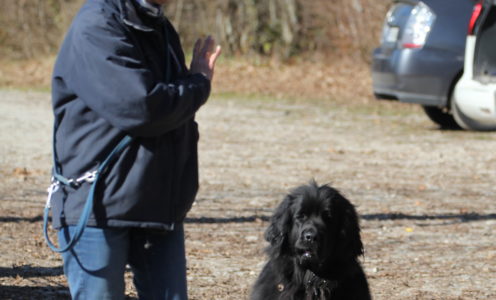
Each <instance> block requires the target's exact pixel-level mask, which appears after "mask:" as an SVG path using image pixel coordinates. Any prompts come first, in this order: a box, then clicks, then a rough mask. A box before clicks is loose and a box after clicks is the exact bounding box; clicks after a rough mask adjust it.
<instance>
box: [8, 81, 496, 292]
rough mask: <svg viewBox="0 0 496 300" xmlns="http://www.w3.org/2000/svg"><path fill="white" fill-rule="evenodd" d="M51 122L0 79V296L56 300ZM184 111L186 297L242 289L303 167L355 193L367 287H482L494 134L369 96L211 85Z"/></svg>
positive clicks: (494, 247)
mask: <svg viewBox="0 0 496 300" xmlns="http://www.w3.org/2000/svg"><path fill="white" fill-rule="evenodd" d="M51 120H52V119H51V112H50V97H49V94H48V93H38V92H20V91H8V90H3V91H0V131H1V134H0V253H1V254H0V299H68V298H69V294H68V292H67V285H66V281H65V279H64V277H63V274H62V269H61V267H60V265H61V260H60V258H59V256H58V255H57V254H55V253H52V252H51V251H50V250H49V249H48V247H46V245H45V244H44V240H43V238H42V235H41V224H42V222H41V215H42V209H43V206H44V203H45V198H46V194H45V189H46V187H47V185H48V181H49V169H50V165H51V161H50V160H51V156H50V155H51V154H50V153H51V152H50V147H51V144H50V140H51V137H50V134H51ZM198 121H199V123H200V128H201V143H200V164H201V189H200V192H199V195H198V199H197V202H196V205H195V206H194V207H193V210H192V211H191V213H190V214H189V216H188V219H187V224H186V234H187V252H188V281H189V293H190V299H193V300H195V299H197V300H200V299H202V300H203V299H232V300H237V299H246V298H247V295H248V293H249V289H250V286H251V285H252V283H253V282H254V280H255V278H256V276H257V274H258V272H259V271H260V269H261V267H262V266H263V263H264V261H265V259H266V257H265V256H264V253H263V248H264V247H265V246H266V243H265V241H264V240H263V237H262V235H263V231H264V230H265V228H266V226H267V221H266V220H267V218H268V217H269V216H270V214H271V212H272V210H273V208H274V207H275V206H276V205H277V204H278V203H279V201H280V200H281V199H282V198H283V196H284V195H285V193H286V192H287V191H288V190H289V189H291V188H292V187H294V186H296V185H299V184H302V183H306V182H308V181H309V180H310V179H312V178H315V179H316V180H317V181H318V182H320V183H332V185H333V186H334V187H336V188H338V189H340V190H341V191H342V192H343V193H344V194H345V195H346V196H347V197H348V198H349V199H350V200H351V201H352V202H353V203H354V204H355V205H356V207H357V210H358V212H359V213H360V215H361V227H362V239H363V241H364V245H365V251H366V254H365V256H364V257H363V258H362V263H363V266H364V268H365V271H366V273H367V276H368V279H369V283H370V287H371V291H372V293H373V296H374V299H496V244H495V237H496V233H495V232H496V199H495V196H496V186H495V184H494V183H495V182H496V172H495V170H496V155H495V154H494V153H493V152H492V150H491V149H493V150H494V149H496V133H478V132H464V131H442V130H439V129H437V127H436V126H434V125H433V124H432V123H431V122H430V121H428V120H427V118H426V117H425V116H424V115H423V113H422V112H421V110H420V109H419V108H418V107H416V106H412V105H404V104H399V103H383V102H376V101H369V102H367V103H361V104H360V105H358V104H349V103H344V102H339V103H334V104H329V103H322V102H320V103H319V102H317V101H309V102H298V101H289V100H278V101H275V100H271V99H269V98H265V99H258V98H245V99H235V98H234V97H214V98H213V99H211V100H210V102H209V103H207V105H206V106H204V107H203V108H202V109H201V111H200V113H199V114H198ZM126 277H127V280H128V285H127V294H128V297H129V298H131V299H132V298H135V297H136V294H135V291H134V288H133V287H132V284H131V277H132V275H131V273H129V272H128V273H126Z"/></svg>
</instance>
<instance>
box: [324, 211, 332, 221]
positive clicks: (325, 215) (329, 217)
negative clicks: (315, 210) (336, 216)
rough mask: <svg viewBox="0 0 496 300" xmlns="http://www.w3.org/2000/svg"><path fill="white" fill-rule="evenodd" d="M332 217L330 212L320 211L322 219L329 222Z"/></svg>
mask: <svg viewBox="0 0 496 300" xmlns="http://www.w3.org/2000/svg"><path fill="white" fill-rule="evenodd" d="M331 217H332V215H331V211H330V210H324V211H322V218H324V219H328V220H330V219H331Z"/></svg>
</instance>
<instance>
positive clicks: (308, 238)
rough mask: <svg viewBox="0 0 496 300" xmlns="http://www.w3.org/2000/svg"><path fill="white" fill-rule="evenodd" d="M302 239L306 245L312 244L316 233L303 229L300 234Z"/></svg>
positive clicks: (309, 229) (312, 230)
mask: <svg viewBox="0 0 496 300" xmlns="http://www.w3.org/2000/svg"><path fill="white" fill-rule="evenodd" d="M302 238H303V241H305V242H307V243H313V242H315V240H316V238H317V232H316V230H314V229H312V228H308V229H305V230H303V232H302Z"/></svg>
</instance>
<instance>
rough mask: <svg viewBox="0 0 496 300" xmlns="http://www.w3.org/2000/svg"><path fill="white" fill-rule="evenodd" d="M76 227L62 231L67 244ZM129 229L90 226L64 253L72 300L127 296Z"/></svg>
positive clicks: (60, 241) (62, 236) (60, 239)
mask: <svg viewBox="0 0 496 300" xmlns="http://www.w3.org/2000/svg"><path fill="white" fill-rule="evenodd" d="M73 231H74V226H70V227H66V228H63V229H61V230H60V231H59V233H58V239H59V243H60V245H61V246H63V245H65V244H67V242H68V241H69V240H70V237H71V236H72V234H73ZM128 250H129V230H128V229H109V228H105V229H102V228H92V227H87V228H85V230H84V234H83V235H82V237H81V239H80V240H79V241H78V242H77V243H76V245H75V246H74V248H73V249H72V250H71V251H69V252H65V253H62V258H63V260H64V273H65V275H66V277H67V280H68V282H69V289H70V292H71V296H72V299H74V300H80V299H85V300H86V299H112V300H114V299H124V290H125V283H124V271H125V267H126V262H127V255H128Z"/></svg>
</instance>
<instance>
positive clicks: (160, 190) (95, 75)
mask: <svg viewBox="0 0 496 300" xmlns="http://www.w3.org/2000/svg"><path fill="white" fill-rule="evenodd" d="M166 2H168V0H87V1H86V2H85V3H84V4H83V6H82V7H81V9H80V11H79V13H78V14H77V15H76V17H75V18H74V20H73V23H72V25H71V27H70V28H69V30H68V32H67V34H66V37H65V39H64V42H63V43H62V45H61V48H60V50H59V53H58V56H57V60H56V63H55V67H54V71H53V77H52V105H53V112H54V122H55V124H56V126H55V130H54V156H55V157H56V159H55V162H56V165H57V167H58V170H59V171H60V172H61V173H62V175H63V176H64V177H65V178H78V177H80V176H82V175H83V174H84V173H86V172H88V171H91V170H94V169H95V168H97V166H98V165H99V164H100V163H101V162H102V161H103V160H104V159H105V158H106V157H108V155H109V152H111V151H112V149H113V148H114V147H115V146H116V144H118V143H119V141H120V140H121V139H122V138H123V137H124V136H130V137H131V138H132V141H131V143H130V144H129V145H128V146H126V147H125V148H124V149H123V150H122V152H121V153H119V155H117V156H116V157H115V159H114V160H113V161H112V163H111V164H110V165H109V166H108V167H107V168H106V169H104V171H103V172H102V174H100V176H101V179H100V181H99V183H98V185H97V186H96V190H95V194H94V195H95V196H94V200H93V209H92V211H91V215H90V217H89V220H88V222H87V224H86V227H85V230H84V233H83V235H82V236H81V238H80V239H79V240H78V241H77V243H76V244H75V245H74V247H73V248H72V249H71V250H70V251H67V252H64V253H62V258H63V264H64V273H65V275H66V277H67V280H68V285H69V289H70V293H71V296H72V298H73V299H123V298H124V296H125V280H124V275H125V271H126V268H127V266H129V267H130V269H131V270H132V272H133V275H134V279H133V282H134V285H135V287H136V290H137V293H138V296H139V298H140V299H174V300H177V299H187V284H186V258H185V246H184V244H185V241H184V228H183V221H184V219H185V216H186V214H187V212H188V210H189V209H190V208H191V206H192V203H193V201H194V198H195V196H196V193H197V190H198V185H199V184H198V181H199V180H198V154H197V143H198V139H199V134H198V125H197V123H196V121H195V113H196V112H197V111H198V110H199V108H200V107H201V106H202V105H203V104H204V103H205V102H206V101H207V98H208V97H209V94H210V89H211V81H212V78H213V74H214V66H215V63H216V60H217V58H218V57H219V55H220V52H221V48H220V46H216V44H215V41H214V39H213V38H211V37H210V36H209V37H207V38H200V39H198V41H197V42H196V44H195V45H194V49H193V56H192V60H191V64H190V68H189V69H188V68H187V66H186V64H185V57H184V53H183V50H182V46H181V44H180V40H179V36H178V34H177V32H176V31H175V29H174V28H173V26H172V25H171V23H170V22H169V21H168V20H167V18H166V17H165V16H164V15H163V12H162V5H163V4H165V3H166ZM90 186H91V184H90V183H87V182H85V181H82V182H81V183H80V184H70V185H61V186H60V188H59V189H58V190H57V191H56V192H54V193H53V195H52V196H51V200H50V203H51V208H52V215H53V216H52V226H53V227H54V228H56V229H57V230H58V243H59V245H60V246H64V245H67V243H68V242H69V240H70V239H71V236H72V234H73V233H74V230H75V227H76V225H77V223H78V220H79V217H80V215H81V213H82V210H83V206H84V205H85V201H86V198H87V195H88V193H89V190H90Z"/></svg>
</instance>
